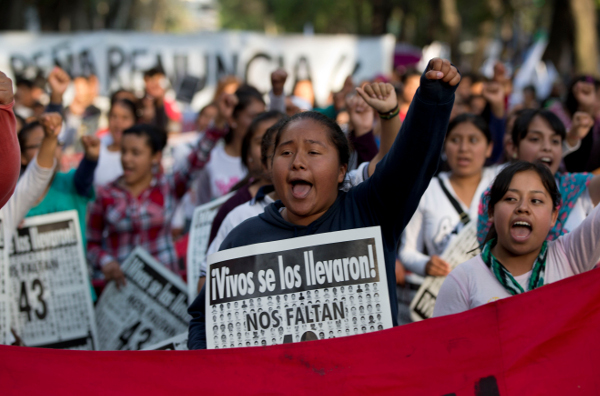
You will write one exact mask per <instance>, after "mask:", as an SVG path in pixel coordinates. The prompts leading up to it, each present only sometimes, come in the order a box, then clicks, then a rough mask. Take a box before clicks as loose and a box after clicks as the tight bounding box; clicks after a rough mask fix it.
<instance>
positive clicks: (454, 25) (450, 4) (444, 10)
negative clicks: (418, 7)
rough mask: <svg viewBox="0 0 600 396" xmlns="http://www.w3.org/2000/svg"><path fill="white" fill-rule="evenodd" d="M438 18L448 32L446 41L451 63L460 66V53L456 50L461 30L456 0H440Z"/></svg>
mask: <svg viewBox="0 0 600 396" xmlns="http://www.w3.org/2000/svg"><path fill="white" fill-rule="evenodd" d="M440 16H441V19H442V23H443V24H444V26H445V27H446V31H447V32H448V41H449V44H450V52H451V56H452V62H454V64H455V65H459V64H460V51H459V49H458V45H459V40H460V30H461V18H460V14H459V13H458V11H457V9H456V0H440Z"/></svg>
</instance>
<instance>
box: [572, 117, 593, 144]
mask: <svg viewBox="0 0 600 396" xmlns="http://www.w3.org/2000/svg"><path fill="white" fill-rule="evenodd" d="M593 125H594V119H593V118H592V116H591V115H590V114H589V113H586V112H583V111H577V112H575V114H574V115H573V121H572V123H571V128H570V129H569V131H568V132H567V142H568V143H569V146H571V147H573V146H575V145H577V142H578V141H579V140H581V139H583V138H584V137H586V136H587V134H588V133H589V132H590V129H592V126H593Z"/></svg>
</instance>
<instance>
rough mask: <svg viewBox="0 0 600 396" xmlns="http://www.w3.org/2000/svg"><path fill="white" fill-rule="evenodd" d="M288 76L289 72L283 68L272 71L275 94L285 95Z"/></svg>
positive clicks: (272, 84)
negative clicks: (284, 90)
mask: <svg viewBox="0 0 600 396" xmlns="http://www.w3.org/2000/svg"><path fill="white" fill-rule="evenodd" d="M287 77H288V74H287V72H286V71H285V70H283V69H277V70H275V71H274V72H273V73H271V86H272V87H273V94H274V95H275V96H281V95H283V86H284V85H285V80H287Z"/></svg>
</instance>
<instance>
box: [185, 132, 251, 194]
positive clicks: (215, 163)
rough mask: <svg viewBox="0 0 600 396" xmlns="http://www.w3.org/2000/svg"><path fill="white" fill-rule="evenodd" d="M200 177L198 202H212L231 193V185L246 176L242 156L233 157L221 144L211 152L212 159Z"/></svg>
mask: <svg viewBox="0 0 600 396" xmlns="http://www.w3.org/2000/svg"><path fill="white" fill-rule="evenodd" d="M203 173H204V174H205V175H206V177H202V175H201V176H200V178H199V181H200V184H199V185H198V190H197V197H196V198H197V200H196V204H203V203H206V202H210V201H211V200H213V199H216V198H219V197H222V196H223V195H225V194H227V193H229V191H230V190H231V187H233V186H234V185H235V184H236V183H237V182H239V181H240V180H242V179H243V178H244V177H245V176H246V173H247V171H246V169H244V167H243V165H242V158H241V157H232V156H230V155H229V154H227V153H226V152H225V146H224V145H222V144H219V145H217V146H215V148H214V149H213V150H212V151H211V153H210V160H209V161H208V163H207V164H206V167H205V168H204V172H203Z"/></svg>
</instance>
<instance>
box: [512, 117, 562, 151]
mask: <svg viewBox="0 0 600 396" xmlns="http://www.w3.org/2000/svg"><path fill="white" fill-rule="evenodd" d="M536 116H540V117H542V118H543V119H544V120H546V121H547V122H548V124H550V128H552V130H553V131H554V132H555V133H556V134H557V135H559V136H560V138H561V140H565V137H566V136H567V130H566V129H565V125H564V124H563V123H562V121H561V120H560V119H559V118H558V117H557V116H556V114H554V113H553V112H551V111H550V110H546V109H539V110H529V109H527V110H523V111H522V112H521V114H520V115H519V116H518V117H517V119H516V120H515V125H514V126H513V129H512V134H511V136H512V141H513V144H514V146H515V147H518V146H519V144H520V143H521V140H523V139H524V138H525V136H527V131H528V130H529V124H531V122H532V121H533V119H534V118H535V117H536Z"/></svg>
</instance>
